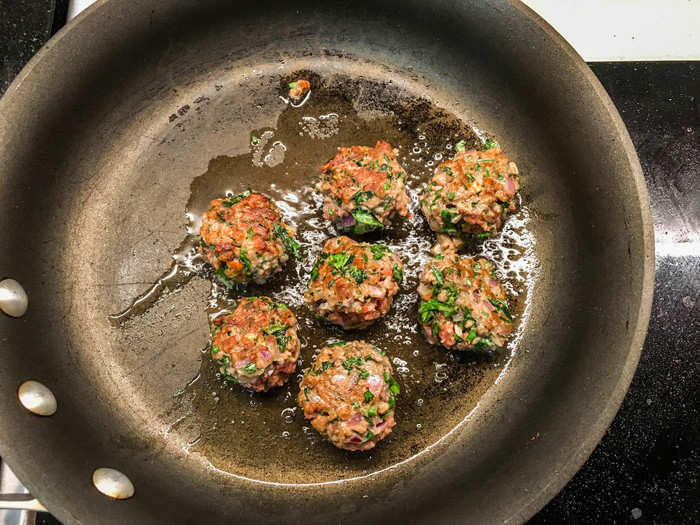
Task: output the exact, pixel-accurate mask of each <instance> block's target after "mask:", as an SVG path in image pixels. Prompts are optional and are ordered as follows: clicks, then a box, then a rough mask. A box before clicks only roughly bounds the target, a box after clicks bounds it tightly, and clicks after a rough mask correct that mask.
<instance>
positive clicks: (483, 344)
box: [474, 337, 494, 348]
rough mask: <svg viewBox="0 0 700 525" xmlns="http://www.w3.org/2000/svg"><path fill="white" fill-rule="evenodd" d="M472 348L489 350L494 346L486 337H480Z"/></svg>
mask: <svg viewBox="0 0 700 525" xmlns="http://www.w3.org/2000/svg"><path fill="white" fill-rule="evenodd" d="M474 346H475V347H476V348H491V347H493V346H494V344H493V341H491V339H489V338H488V337H482V338H481V339H479V341H478V342H477V343H476V345H474Z"/></svg>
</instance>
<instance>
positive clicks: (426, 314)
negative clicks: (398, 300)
mask: <svg viewBox="0 0 700 525" xmlns="http://www.w3.org/2000/svg"><path fill="white" fill-rule="evenodd" d="M456 311H457V308H456V307H454V306H450V305H449V304H445V303H441V302H440V301H438V300H437V299H430V301H421V302H420V306H418V314H419V315H420V320H421V323H429V322H430V320H431V319H432V318H433V315H434V312H441V313H443V314H444V315H445V317H447V318H448V319H449V318H451V317H452V316H453V315H454V313H455V312H456Z"/></svg>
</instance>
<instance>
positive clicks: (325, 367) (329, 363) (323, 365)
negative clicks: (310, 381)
mask: <svg viewBox="0 0 700 525" xmlns="http://www.w3.org/2000/svg"><path fill="white" fill-rule="evenodd" d="M332 366H335V363H334V362H333V361H324V362H323V363H321V368H317V369H316V370H314V371H313V375H315V376H320V375H321V374H322V373H323V372H325V371H326V370H328V369H329V368H330V367H332Z"/></svg>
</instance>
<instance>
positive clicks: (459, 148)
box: [455, 140, 467, 151]
mask: <svg viewBox="0 0 700 525" xmlns="http://www.w3.org/2000/svg"><path fill="white" fill-rule="evenodd" d="M455 149H456V150H457V151H464V150H465V149H467V143H466V142H464V141H463V140H460V141H459V142H458V143H457V144H455Z"/></svg>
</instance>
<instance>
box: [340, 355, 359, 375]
mask: <svg viewBox="0 0 700 525" xmlns="http://www.w3.org/2000/svg"><path fill="white" fill-rule="evenodd" d="M341 364H342V365H343V368H344V369H345V370H347V371H348V372H349V371H350V370H352V367H353V366H360V365H361V364H362V358H361V357H348V358H347V359H346V360H345V361H343V362H342V363H341Z"/></svg>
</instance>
